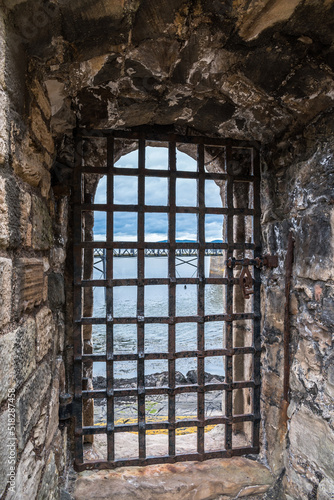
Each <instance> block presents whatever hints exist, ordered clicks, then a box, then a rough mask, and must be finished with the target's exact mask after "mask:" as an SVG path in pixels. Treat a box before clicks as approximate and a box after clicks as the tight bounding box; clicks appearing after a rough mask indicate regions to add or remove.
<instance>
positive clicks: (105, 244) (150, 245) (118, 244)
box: [74, 241, 255, 250]
mask: <svg viewBox="0 0 334 500" xmlns="http://www.w3.org/2000/svg"><path fill="white" fill-rule="evenodd" d="M74 246H75V247H81V248H101V249H102V248H107V249H114V248H126V249H129V250H130V249H132V248H133V249H142V248H144V249H155V248H156V249H159V248H161V249H167V250H169V249H171V248H174V249H182V248H184V249H191V250H198V249H199V248H200V244H199V243H177V242H176V243H175V244H171V243H168V242H161V243H159V242H153V241H148V242H143V243H138V242H133V241H81V242H75V243H74ZM203 246H205V248H206V249H210V248H212V249H221V250H227V249H228V248H230V249H233V250H254V249H255V245H254V243H232V244H231V245H228V243H210V242H205V245H203Z"/></svg>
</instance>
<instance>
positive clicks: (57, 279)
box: [48, 273, 65, 309]
mask: <svg viewBox="0 0 334 500" xmlns="http://www.w3.org/2000/svg"><path fill="white" fill-rule="evenodd" d="M48 283H49V284H48V288H49V293H48V295H49V304H50V307H51V309H57V308H58V307H61V306H62V305H63V304H65V289H64V277H63V275H62V274H60V273H51V274H50V275H49V280H48Z"/></svg>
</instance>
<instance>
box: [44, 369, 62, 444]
mask: <svg viewBox="0 0 334 500" xmlns="http://www.w3.org/2000/svg"><path fill="white" fill-rule="evenodd" d="M58 424H59V378H58V373H57V375H56V377H55V379H54V381H53V384H52V389H51V399H50V405H49V425H48V430H47V435H46V447H47V448H48V447H49V446H50V445H51V443H52V441H53V438H54V436H55V434H56V432H57V430H58Z"/></svg>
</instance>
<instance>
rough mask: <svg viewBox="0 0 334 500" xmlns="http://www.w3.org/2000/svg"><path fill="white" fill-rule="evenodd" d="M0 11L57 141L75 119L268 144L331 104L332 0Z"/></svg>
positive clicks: (165, 0) (77, 4)
mask: <svg viewBox="0 0 334 500" xmlns="http://www.w3.org/2000/svg"><path fill="white" fill-rule="evenodd" d="M4 3H5V5H6V7H7V9H8V15H9V20H10V22H12V23H13V24H14V25H15V27H16V29H17V31H18V32H19V33H20V34H21V35H20V36H21V37H22V39H23V42H24V43H25V44H26V47H27V50H28V52H29V54H30V56H31V58H32V61H33V62H34V67H35V68H36V71H37V72H38V73H39V74H40V77H41V78H42V79H43V80H44V81H45V82H46V85H47V88H48V91H49V95H50V99H51V103H52V106H53V126H54V130H55V133H58V134H63V133H64V132H65V131H67V130H69V129H71V128H73V126H74V125H75V116H74V112H75V111H76V113H77V116H78V117H79V123H80V125H83V126H88V127H117V128H125V127H134V126H140V125H144V124H149V125H166V126H168V125H173V126H177V127H181V128H182V127H188V128H190V129H192V130H195V131H197V132H199V133H204V134H209V135H222V136H229V137H233V138H239V139H256V140H260V141H262V142H264V143H269V142H271V141H273V140H275V141H283V140H284V139H286V138H288V137H290V136H291V135H296V134H299V133H301V131H302V130H303V128H304V127H305V125H307V124H308V123H310V122H312V121H314V120H315V119H316V118H317V117H318V116H319V115H321V114H323V113H324V112H327V111H328V110H330V109H331V108H332V106H333V100H334V85H333V71H334V44H333V37H334V1H333V0H262V1H260V0H234V1H232V0H225V1H224V0H211V1H205V0H155V1H153V0H71V1H66V0H50V1H49V0H47V1H44V0H31V1H22V0H5V2H4ZM74 110H75V111H74Z"/></svg>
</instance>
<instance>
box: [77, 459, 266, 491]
mask: <svg viewBox="0 0 334 500" xmlns="http://www.w3.org/2000/svg"><path fill="white" fill-rule="evenodd" d="M272 483H273V478H272V476H271V474H270V472H269V470H268V469H267V468H266V467H265V466H263V465H261V464H259V463H257V462H254V461H251V460H247V459H246V458H237V457H234V458H231V459H216V460H207V461H206V462H202V463H199V462H183V463H177V464H173V465H172V466H171V465H169V464H160V465H149V466H147V467H131V469H129V468H127V469H126V468H120V469H118V470H116V471H101V472H93V473H92V472H85V473H82V474H79V476H78V479H77V481H76V487H75V493H74V498H75V499H76V500H79V499H80V500H88V499H91V498H95V499H101V500H102V499H103V498H117V500H129V499H130V498H131V500H147V498H152V499H153V498H154V499H155V498H157V499H159V500H170V499H171V498H173V499H174V500H181V499H182V500H184V499H187V500H190V499H196V500H205V499H211V498H212V499H213V498H240V497H242V496H247V495H256V494H263V493H264V492H265V491H267V490H268V489H269V487H270V486H271V484H272Z"/></svg>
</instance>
